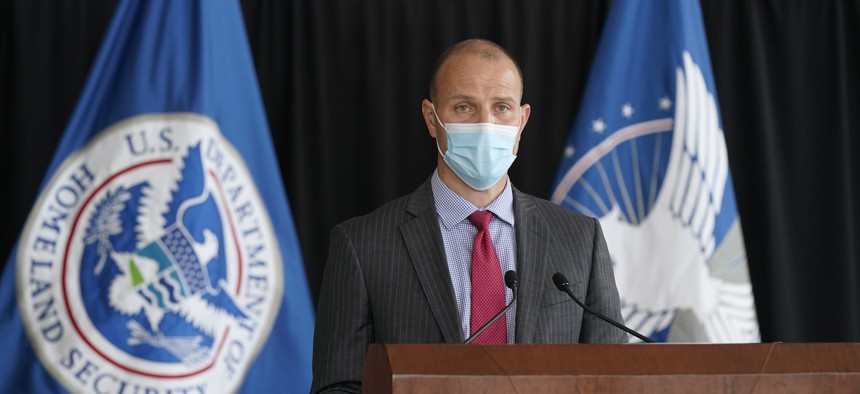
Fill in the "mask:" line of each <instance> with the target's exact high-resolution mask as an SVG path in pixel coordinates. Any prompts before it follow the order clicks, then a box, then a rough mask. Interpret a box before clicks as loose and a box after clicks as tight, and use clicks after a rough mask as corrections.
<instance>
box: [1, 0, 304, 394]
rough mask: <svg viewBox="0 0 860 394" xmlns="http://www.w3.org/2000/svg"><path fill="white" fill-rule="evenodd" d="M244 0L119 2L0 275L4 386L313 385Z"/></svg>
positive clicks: (200, 388)
mask: <svg viewBox="0 0 860 394" xmlns="http://www.w3.org/2000/svg"><path fill="white" fill-rule="evenodd" d="M288 207H289V205H288V202H287V198H286V195H285V193H284V190H283V185H282V181H281V178H280V174H279V171H278V166H277V161H276V159H275V155H274V150H273V148H272V142H271V136H270V134H269V128H268V125H267V123H266V118H265V114H264V113H263V106H262V102H261V99H260V94H259V91H258V87H257V80H256V76H255V74H254V68H253V64H252V62H251V54H250V50H249V48H248V44H247V40H246V38H245V30H244V26H243V23H242V14H241V9H240V8H239V5H238V4H237V2H236V1H232V0H207V1H203V0H200V1H192V0H188V1H167V0H152V1H121V2H120V3H119V4H118V6H117V10H116V14H115V16H114V18H113V20H112V22H111V25H110V27H109V28H108V30H107V33H106V35H105V39H104V41H103V43H102V46H101V49H100V51H99V53H98V56H97V57H96V59H95V62H94V63H93V69H92V70H91V72H90V76H89V79H88V81H87V84H86V86H85V88H84V91H83V93H82V95H81V98H80V100H79V102H78V105H77V107H76V108H75V111H74V113H73V115H72V118H71V120H70V121H69V124H68V126H67V128H66V130H65V132H64V134H63V138H62V140H61V142H60V145H59V147H58V149H57V153H56V154H55V156H54V159H53V161H52V163H51V165H50V169H49V172H48V175H47V176H46V179H45V181H44V183H43V185H42V190H41V192H40V195H39V198H38V200H37V201H36V203H35V206H34V207H33V210H32V211H31V213H30V216H29V219H28V221H27V224H26V226H25V228H24V229H23V231H22V233H21V236H20V238H19V240H18V243H17V245H16V248H15V251H14V252H13V254H12V256H11V257H10V259H9V262H8V264H7V265H6V269H5V272H4V273H3V278H2V286H1V287H0V332H2V333H3V334H2V336H0V351H2V354H3V356H4V357H5V358H6V361H7V362H6V363H5V364H4V365H5V367H4V368H0V392H4V393H9V392H34V393H51V392H75V393H117V394H118V393H222V392H228V393H229V392H237V391H239V392H254V393H256V392H291V391H292V392H307V390H308V387H310V379H311V373H310V365H311V345H310V344H311V338H312V335H313V324H314V321H313V320H314V318H313V310H312V305H311V302H310V297H309V293H308V289H307V284H306V283H305V279H304V278H305V276H304V270H303V266H302V261H301V256H300V253H299V249H298V242H297V239H296V234H295V230H294V229H293V225H292V217H291V215H290V211H289V208H288Z"/></svg>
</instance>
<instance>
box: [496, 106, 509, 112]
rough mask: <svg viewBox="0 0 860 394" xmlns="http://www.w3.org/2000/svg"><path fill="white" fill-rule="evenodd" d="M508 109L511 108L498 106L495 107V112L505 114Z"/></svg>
mask: <svg viewBox="0 0 860 394" xmlns="http://www.w3.org/2000/svg"><path fill="white" fill-rule="evenodd" d="M510 109H511V107H508V106H507V105H500V106H498V107H496V111H499V112H507V111H509V110H510Z"/></svg>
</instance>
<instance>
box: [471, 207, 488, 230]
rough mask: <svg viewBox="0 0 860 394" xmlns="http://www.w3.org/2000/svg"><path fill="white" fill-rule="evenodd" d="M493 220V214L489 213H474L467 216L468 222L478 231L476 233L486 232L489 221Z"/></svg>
mask: <svg viewBox="0 0 860 394" xmlns="http://www.w3.org/2000/svg"><path fill="white" fill-rule="evenodd" d="M492 219H493V213H492V212H490V211H475V212H472V214H471V215H469V221H470V222H472V225H473V226H475V228H477V229H478V231H486V230H487V227H489V226H490V220H492Z"/></svg>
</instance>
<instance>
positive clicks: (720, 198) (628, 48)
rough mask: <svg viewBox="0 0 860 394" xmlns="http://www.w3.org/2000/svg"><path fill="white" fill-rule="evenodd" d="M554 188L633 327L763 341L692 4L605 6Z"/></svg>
mask: <svg viewBox="0 0 860 394" xmlns="http://www.w3.org/2000/svg"><path fill="white" fill-rule="evenodd" d="M555 185H556V186H555V190H554V192H553V195H552V200H553V201H554V202H555V203H558V204H561V205H562V206H564V207H567V208H569V209H572V210H575V211H579V212H582V213H584V214H586V215H589V216H593V217H596V218H599V219H600V223H601V226H602V227H603V231H604V233H605V235H606V241H607V243H608V245H609V251H610V254H611V256H612V261H613V268H614V270H615V276H616V280H617V284H618V290H619V293H620V294H621V302H622V305H621V306H622V314H623V316H624V320H625V322H626V324H627V325H628V326H630V327H631V328H633V329H635V330H637V331H639V332H642V333H643V334H645V335H648V336H650V337H651V338H653V339H654V340H656V341H662V342H758V341H759V340H760V336H759V329H758V322H757V319H756V312H755V305H754V302H753V294H752V287H751V286H750V281H749V274H748V270H747V258H746V252H745V250H744V244H743V238H742V233H741V226H740V221H739V218H738V212H737V207H736V204H735V197H734V189H733V187H732V177H731V173H730V171H729V163H728V156H727V154H726V143H725V139H724V137H723V130H722V125H721V121H720V116H719V108H718V106H717V98H716V92H715V91H714V81H713V76H712V72H711V66H710V59H709V56H708V48H707V43H706V40H705V33H704V29H703V26H702V16H701V11H700V9H699V3H698V2H697V1H687V0H666V1H637V0H631V1H628V0H616V1H613V2H612V6H611V9H610V11H609V15H608V19H607V22H606V25H605V27H604V31H603V35H602V37H601V40H600V44H599V47H598V49H597V53H596V57H595V61H594V64H593V66H592V69H591V74H590V77H589V81H588V86H587V87H586V92H585V96H584V97H583V104H582V107H581V108H580V110H579V113H578V115H577V119H576V121H575V123H574V125H573V128H572V130H571V132H570V136H569V139H568V144H567V146H566V147H565V151H564V157H563V158H562V163H561V166H560V168H559V173H558V176H557V178H556V184H555ZM631 339H633V340H635V338H631Z"/></svg>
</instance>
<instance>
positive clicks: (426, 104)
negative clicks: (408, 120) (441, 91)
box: [421, 99, 438, 138]
mask: <svg viewBox="0 0 860 394" xmlns="http://www.w3.org/2000/svg"><path fill="white" fill-rule="evenodd" d="M421 113H422V114H423V115H424V123H425V124H427V131H428V132H430V136H431V137H433V138H436V136H437V132H436V127H437V126H438V122H437V121H436V114H435V113H434V112H433V103H431V102H430V100H427V99H424V101H422V102H421Z"/></svg>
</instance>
